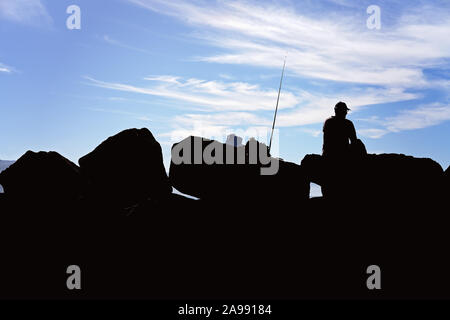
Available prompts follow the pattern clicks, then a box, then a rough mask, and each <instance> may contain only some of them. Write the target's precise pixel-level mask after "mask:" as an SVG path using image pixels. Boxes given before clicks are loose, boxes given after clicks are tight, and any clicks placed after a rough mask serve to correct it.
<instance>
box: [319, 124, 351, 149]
mask: <svg viewBox="0 0 450 320" xmlns="http://www.w3.org/2000/svg"><path fill="white" fill-rule="evenodd" d="M349 140H350V141H352V143H354V142H356V131H355V127H354V126H353V123H352V122H351V121H350V120H348V119H345V118H339V117H335V116H333V117H330V118H328V119H327V120H326V121H325V123H324V125H323V150H322V152H323V155H324V156H345V155H346V154H347V153H348V151H349Z"/></svg>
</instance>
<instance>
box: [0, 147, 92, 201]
mask: <svg viewBox="0 0 450 320" xmlns="http://www.w3.org/2000/svg"><path fill="white" fill-rule="evenodd" d="M83 183H84V181H83V179H82V177H81V175H80V171H79V168H78V166H77V165H75V164H74V163H73V162H71V161H69V160H68V159H66V158H64V157H63V156H61V155H60V154H58V153H57V152H42V151H41V152H37V153H36V152H32V151H27V152H26V153H25V154H24V155H23V156H22V157H20V158H19V159H18V160H17V161H16V162H15V163H14V164H12V165H11V166H9V167H8V168H7V169H6V170H4V171H3V172H1V173H0V184H1V185H2V186H3V189H4V192H5V193H6V194H7V196H8V197H15V198H24V199H26V198H30V197H32V198H45V199H52V201H60V200H68V199H72V200H75V199H77V197H79V196H80V194H81V191H82V187H83Z"/></svg>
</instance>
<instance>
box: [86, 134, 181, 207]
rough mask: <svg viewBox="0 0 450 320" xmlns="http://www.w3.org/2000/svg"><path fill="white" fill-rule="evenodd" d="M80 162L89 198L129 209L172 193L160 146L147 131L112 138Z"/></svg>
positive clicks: (117, 135)
mask: <svg viewBox="0 0 450 320" xmlns="http://www.w3.org/2000/svg"><path fill="white" fill-rule="evenodd" d="M78 163H79V164H80V168H81V172H82V174H83V175H85V176H86V177H87V178H88V179H89V181H90V187H89V191H88V194H89V195H90V197H96V198H100V199H103V200H106V201H108V202H109V203H114V204H118V205H123V206H128V205H133V204H136V203H138V202H139V201H143V200H146V199H147V198H154V199H160V198H166V197H168V196H169V195H170V194H171V193H172V186H171V185H170V183H169V179H168V177H167V173H166V170H165V168H164V164H163V156H162V151H161V146H160V144H159V143H158V141H156V139H155V138H154V137H153V135H152V133H151V132H150V131H149V130H148V129H146V128H143V129H128V130H125V131H122V132H120V133H118V134H116V135H114V136H112V137H109V138H108V139H107V140H106V141H104V142H102V143H101V144H100V145H99V146H98V147H97V148H95V150H94V151H92V152H91V153H89V154H87V155H85V156H84V157H82V158H80V159H79V161H78Z"/></svg>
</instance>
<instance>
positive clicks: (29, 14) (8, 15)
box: [0, 0, 52, 25]
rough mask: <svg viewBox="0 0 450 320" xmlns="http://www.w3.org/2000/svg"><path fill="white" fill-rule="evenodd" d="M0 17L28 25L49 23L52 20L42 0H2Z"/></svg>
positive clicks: (0, 2)
mask: <svg viewBox="0 0 450 320" xmlns="http://www.w3.org/2000/svg"><path fill="white" fill-rule="evenodd" d="M0 18H3V19H7V20H10V21H13V22H17V23H21V24H28V25H48V24H50V23H51V22H52V18H51V17H50V15H49V13H48V12H47V9H46V8H45V6H44V5H43V4H42V1H41V0H1V1H0Z"/></svg>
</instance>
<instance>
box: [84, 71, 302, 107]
mask: <svg viewBox="0 0 450 320" xmlns="http://www.w3.org/2000/svg"><path fill="white" fill-rule="evenodd" d="M85 78H86V79H87V80H89V81H90V84H92V85H95V86H98V87H102V88H107V89H112V90H117V91H124V92H133V93H140V94H146V95H151V96H158V97H164V98H168V99H173V100H178V101H183V103H184V104H185V105H186V104H187V105H188V106H190V107H192V106H194V107H196V108H197V109H198V108H199V107H202V108H203V110H205V111H222V112H226V111H256V110H272V109H273V108H274V104H275V101H276V98H277V91H276V90H273V89H261V88H260V86H259V85H255V84H249V83H246V82H223V81H208V80H201V79H195V78H190V79H186V80H184V79H181V78H180V77H174V76H150V77H147V78H145V80H147V81H150V82H152V83H155V84H152V85H150V86H147V87H142V86H134V85H129V84H123V83H114V82H105V81H100V80H97V79H94V78H91V77H85ZM299 102H300V98H299V97H298V96H296V95H295V94H294V93H292V92H285V93H283V104H282V107H281V109H287V108H292V107H294V106H296V105H297V104H298V103H299Z"/></svg>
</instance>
